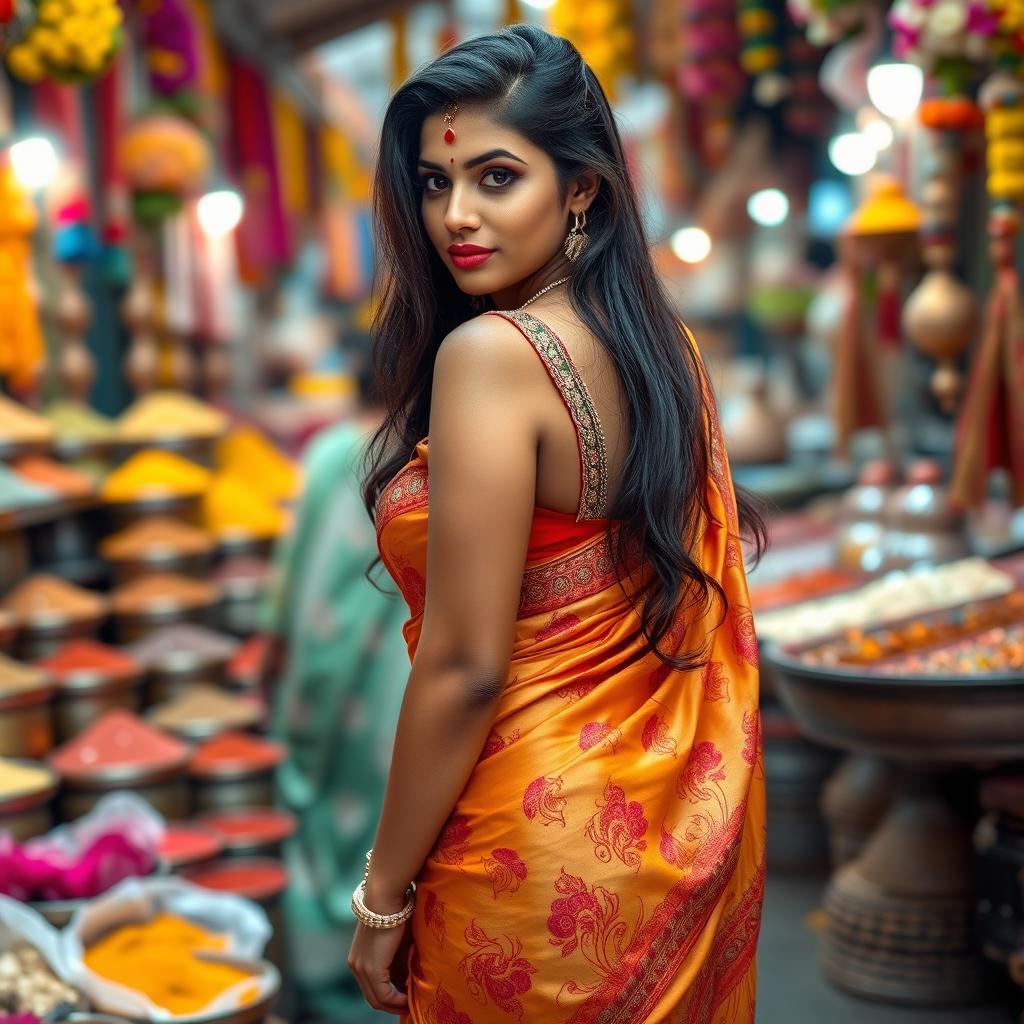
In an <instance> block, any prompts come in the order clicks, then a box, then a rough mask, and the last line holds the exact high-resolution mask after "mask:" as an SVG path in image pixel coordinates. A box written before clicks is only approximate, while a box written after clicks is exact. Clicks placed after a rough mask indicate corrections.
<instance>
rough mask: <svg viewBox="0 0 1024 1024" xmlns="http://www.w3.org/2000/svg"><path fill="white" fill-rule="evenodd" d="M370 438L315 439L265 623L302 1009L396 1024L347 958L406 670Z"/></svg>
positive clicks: (400, 609)
mask: <svg viewBox="0 0 1024 1024" xmlns="http://www.w3.org/2000/svg"><path fill="white" fill-rule="evenodd" d="M363 444H364V438H363V436H362V435H361V434H360V433H359V431H358V430H357V428H356V427H355V426H353V425H350V424H343V425H341V426H338V427H334V428H331V429H330V430H327V431H325V432H324V433H322V434H320V435H318V436H317V438H316V439H314V441H313V442H312V444H311V445H310V448H309V451H308V455H307V457H306V460H305V479H306V487H305V491H304V494H303V498H302V502H301V504H300V507H299V510H298V514H297V517H296V523H295V529H294V531H293V533H292V534H291V535H290V536H289V537H288V539H287V540H285V541H284V542H283V543H282V544H281V545H279V547H278V550H277V551H276V553H275V559H274V570H275V571H274V579H273V583H272V586H271V589H270V593H269V597H268V601H267V604H266V606H265V625H266V626H267V628H268V629H270V630H271V631H272V632H275V633H278V634H279V635H281V636H282V637H283V638H284V640H285V644H286V650H287V658H286V665H285V670H284V676H283V678H282V679H281V680H280V683H279V685H278V687H277V690H276V694H275V699H274V710H273V717H272V730H273V732H274V734H275V735H276V736H277V737H279V738H280V739H281V740H282V741H283V742H284V743H285V744H286V745H287V747H288V750H289V754H288V758H287V760H286V761H285V763H284V764H283V765H282V766H281V768H280V770H279V772H278V794H279V800H280V802H281V804H282V805H283V806H284V807H286V808H288V809H289V810H291V811H292V812H293V813H295V814H296V815H297V816H298V819H299V828H298V831H297V833H296V836H295V838H294V839H293V840H292V841H291V842H290V843H289V844H288V846H287V848H286V851H285V856H286V861H287V864H288V867H289V869H290V871H291V875H292V881H291V885H290V886H289V889H288V892H287V893H286V896H285V900H284V909H285V916H286V926H287V930H288V936H289V946H290V949H291V955H290V962H291V964H290V966H291V970H290V977H291V981H292V983H293V986H294V988H295V991H296V994H297V995H298V997H299V998H300V1000H301V1001H302V1003H303V1004H304V1007H305V1008H306V1009H307V1010H308V1011H310V1012H312V1013H314V1014H316V1015H317V1016H320V1017H322V1018H325V1019H327V1020H332V1021H352V1022H355V1021H359V1022H362V1021H364V1020H366V1021H368V1020H380V1021H385V1020H387V1021H392V1022H393V1021H394V1017H393V1016H392V1015H390V1014H374V1013H373V1011H370V1010H369V1009H368V1008H367V1006H366V1004H365V1001H364V1000H363V997H362V994H361V993H360V991H359V988H358V986H357V985H356V983H355V980H354V979H353V978H352V977H351V975H350V974H349V971H348V968H347V966H346V964H345V960H346V958H347V955H348V950H349V946H350V944H351V941H352V933H353V929H354V925H355V919H354V917H353V914H352V910H351V907H350V900H351V897H352V890H353V889H354V888H355V887H356V885H357V884H358V883H359V881H360V880H361V879H362V876H363V868H364V866H365V858H366V851H367V850H368V849H369V848H370V847H371V845H372V844H373V837H374V834H375V832H376V827H377V821H378V818H379V815H380V807H381V804H382V802H383V797H384V787H385V783H386V781H387V774H388V769H389V767H390V763H391V748H392V744H393V742H394V734H395V727H396V724H397V722H398V711H399V707H400V706H401V702H402V695H403V692H404V689H405V683H406V680H407V679H408V675H409V657H408V653H407V649H406V645H405V641H404V639H403V637H402V624H403V622H404V621H405V619H406V618H407V617H408V609H407V607H406V605H405V602H404V601H403V600H402V599H401V597H400V596H398V595H397V593H396V592H395V588H394V585H393V584H392V583H391V580H390V578H389V577H388V576H387V574H386V572H385V571H384V569H383V567H381V566H380V565H378V566H377V567H376V569H375V571H374V579H376V581H377V582H378V584H380V585H381V586H383V587H384V589H385V590H386V591H387V593H381V592H380V591H378V590H377V589H375V588H374V586H373V585H372V584H371V583H370V582H369V581H368V580H367V579H366V578H365V576H364V573H365V570H366V568H367V566H368V565H369V564H370V562H371V561H372V559H373V558H374V557H375V556H376V553H377V542H376V536H375V534H374V529H373V524H372V523H371V522H370V520H369V517H368V516H367V514H366V510H365V508H364V507H363V502H362V498H361V497H360V494H359V480H358V469H359V460H360V457H361V454H362V450H363Z"/></svg>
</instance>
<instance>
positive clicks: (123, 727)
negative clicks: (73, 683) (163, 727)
mask: <svg viewBox="0 0 1024 1024" xmlns="http://www.w3.org/2000/svg"><path fill="white" fill-rule="evenodd" d="M188 753H189V748H188V746H187V745H186V744H184V743H182V742H181V741H180V740H177V739H175V738H174V737H173V736H168V735H167V734H166V733H163V732H161V731H160V730H159V729H154V728H153V727H152V726H150V725H147V724H146V723H145V722H143V721H142V720H141V719H140V718H138V717H137V716H136V715H133V714H132V713H131V712H130V711H123V710H120V709H117V710H114V711H108V712H107V713H106V714H105V715H103V716H102V717H101V718H99V719H97V720H96V721H95V722H93V724H92V725H90V726H89V727H88V728H87V729H85V730H84V731H83V732H80V733H79V734H78V735H77V736H75V737H74V738H73V739H70V740H68V742H67V743H65V744H64V745H63V746H62V747H58V748H57V749H56V750H55V751H54V752H53V753H52V754H51V755H50V757H49V762H50V765H51V766H52V767H53V768H55V769H56V770H57V771H58V772H60V774H61V775H63V776H66V777H71V778H75V777H88V776H90V775H92V774H93V773H94V772H96V771H98V770H101V769H104V768H111V767H114V766H117V767H123V768H139V769H157V768H165V767H172V766H174V765H177V764H181V765H184V764H185V763H186V761H187V759H188Z"/></svg>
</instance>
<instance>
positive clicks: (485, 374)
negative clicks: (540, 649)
mask: <svg viewBox="0 0 1024 1024" xmlns="http://www.w3.org/2000/svg"><path fill="white" fill-rule="evenodd" d="M545 386H548V385H547V384H546V376H545V374H544V370H543V367H542V366H541V364H540V362H539V361H538V360H537V357H536V355H534V353H533V352H532V351H531V349H530V346H529V345H528V344H527V343H526V342H525V340H524V339H523V338H522V336H521V335H520V334H519V333H518V331H517V330H516V328H515V327H514V326H513V325H511V324H509V323H508V322H507V321H504V320H502V319H501V318H499V317H493V316H484V317H479V318H477V319H475V320H472V321H469V322H468V323H465V324H462V325H461V326H460V327H458V328H456V330H455V331H453V332H452V333H451V334H450V335H448V337H447V338H445V340H444V342H443V343H442V345H441V347H440V349H439V351H438V354H437V360H436V363H435V369H434V380H433V392H432V405H431V409H432V411H431V417H430V528H429V534H428V545H427V591H426V603H425V607H424V615H423V626H422V633H421V636H420V642H419V645H418V647H417V650H416V656H415V658H414V661H413V665H412V671H411V673H410V676H409V682H408V686H407V688H406V692H405V699H404V701H403V703H402V710H401V714H400V715H399V720H398V730H397V733H396V737H395V748H394V754H393V757H392V761H391V773H390V777H389V779H388V785H387V791H386V794H385V798H384V807H383V811H382V813H381V819H380V824H379V826H378V830H377V837H376V840H375V842H374V847H373V850H374V853H373V863H372V868H371V871H370V876H369V879H368V881H367V886H366V905H367V906H368V907H369V908H370V909H371V910H375V911H377V912H378V913H393V912H394V911H396V910H398V909H400V908H401V907H402V905H403V904H404V902H405V899H404V894H405V889H406V887H407V885H408V884H409V881H410V879H412V878H414V877H415V876H416V875H417V874H418V873H419V870H420V868H421V866H422V864H423V862H424V860H425V859H426V857H427V855H428V854H429V853H430V850H431V848H432V847H433V845H434V843H435V842H436V840H437V836H438V834H439V832H440V831H441V828H442V827H443V825H444V823H445V820H446V819H447V817H448V816H449V814H450V813H451V810H452V808H453V807H454V805H455V803H456V801H457V799H458V797H459V794H460V793H461V792H462V790H463V788H464V786H465V784H466V781H467V780H468V778H469V776H470V774H471V772H472V770H473V766H474V765H475V764H476V762H477V759H478V758H479V756H480V751H481V749H482V748H483V744H484V741H485V739H486V737H487V733H488V731H489V730H490V727H491V724H492V722H493V719H494V713H495V708H496V705H497V701H498V697H499V696H500V693H501V689H502V686H503V684H504V682H505V677H506V674H507V671H508V665H509V660H510V658H511V651H512V642H513V637H514V632H515V620H516V612H517V608H518V602H519V592H520V588H521V586H522V576H523V566H524V564H525V561H526V550H527V544H528V541H529V535H530V525H531V522H532V518H533V507H534V501H535V497H534V494H535V486H536V474H537V446H538V443H539V437H540V422H541V420H540V415H539V401H538V399H539V395H540V394H542V391H541V389H542V388H543V387H545Z"/></svg>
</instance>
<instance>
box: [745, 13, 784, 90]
mask: <svg viewBox="0 0 1024 1024" xmlns="http://www.w3.org/2000/svg"><path fill="white" fill-rule="evenodd" d="M739 27H740V35H741V36H742V37H743V50H742V53H741V54H740V64H741V65H742V66H743V70H744V71H746V73H747V74H748V75H750V77H751V78H752V79H753V80H754V99H755V100H757V102H758V103H760V104H761V106H764V107H774V106H775V105H776V104H778V103H780V102H781V101H782V100H784V99H785V98H786V96H787V95H788V94H789V79H788V78H786V76H785V74H784V73H783V62H784V56H785V55H784V53H783V49H782V23H781V19H780V18H779V12H778V11H776V9H775V5H774V4H773V3H772V0H739Z"/></svg>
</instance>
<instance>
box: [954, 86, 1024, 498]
mask: <svg viewBox="0 0 1024 1024" xmlns="http://www.w3.org/2000/svg"><path fill="white" fill-rule="evenodd" d="M978 99H979V103H980V105H981V107H982V109H983V110H984V111H985V134H986V136H987V139H988V191H989V196H990V197H991V200H992V205H991V209H990V212H989V220H988V233H989V251H990V253H991V256H992V261H993V263H994V264H995V281H994V284H993V288H992V293H991V295H990V296H989V301H988V306H987V308H986V311H985V325H984V329H983V331H982V334H981V339H980V342H979V344H978V346H977V348H976V350H975V352H974V357H973V359H972V361H971V370H970V378H969V381H968V386H967V394H966V396H965V398H964V404H963V409H962V410H961V413H960V419H959V422H958V424H957V437H956V457H955V465H954V472H953V483H952V491H953V495H954V497H955V498H956V499H957V501H959V502H960V503H961V504H962V505H963V506H965V507H968V508H971V507H977V506H978V505H980V504H981V503H982V501H983V500H984V498H985V489H986V483H987V480H988V475H989V473H990V471H991V470H993V469H1005V470H1006V471H1007V473H1008V474H1009V479H1010V496H1011V499H1012V501H1013V503H1014V504H1015V505H1024V307H1022V304H1021V300H1020V281H1019V276H1018V273H1017V266H1016V260H1015V251H1016V242H1017V235H1018V234H1019V232H1020V217H1019V205H1020V203H1021V201H1022V200H1024V82H1022V81H1021V79H1020V78H1018V77H1017V76H1016V75H1013V74H1011V73H1009V72H1007V71H997V72H995V73H994V74H993V75H991V76H990V77H989V79H988V80H987V81H986V82H985V84H984V85H983V86H982V88H981V91H980V93H979V96H978Z"/></svg>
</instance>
